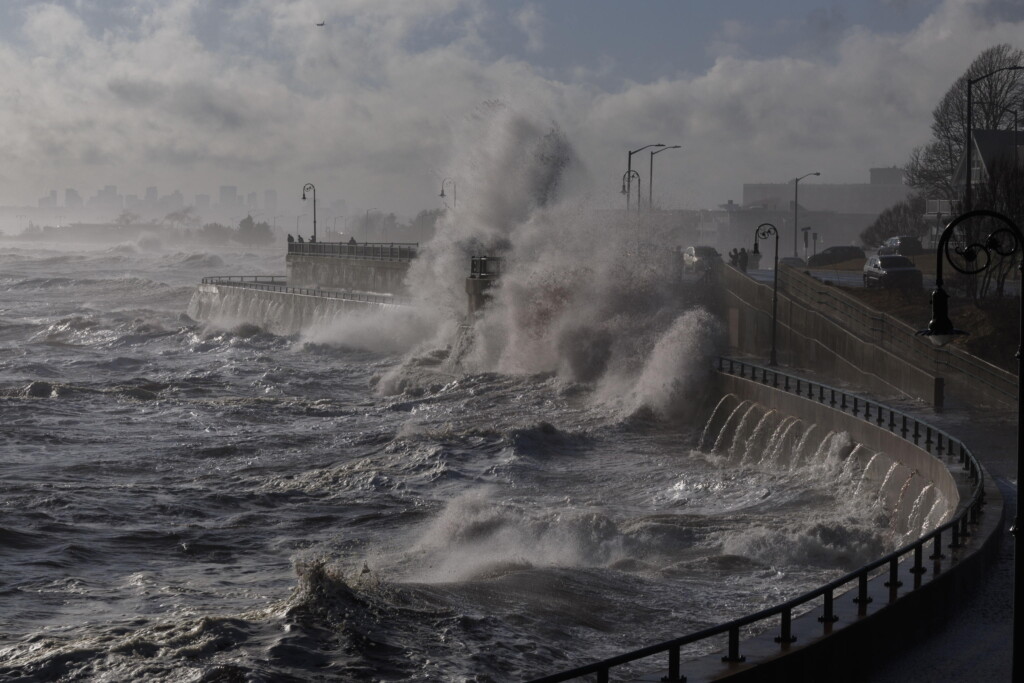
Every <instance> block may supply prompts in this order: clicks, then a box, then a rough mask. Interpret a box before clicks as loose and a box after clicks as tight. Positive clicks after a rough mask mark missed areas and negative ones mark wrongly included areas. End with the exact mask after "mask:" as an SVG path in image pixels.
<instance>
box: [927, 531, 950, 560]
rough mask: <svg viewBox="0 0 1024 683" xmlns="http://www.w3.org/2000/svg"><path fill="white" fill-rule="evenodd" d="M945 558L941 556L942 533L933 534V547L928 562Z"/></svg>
mask: <svg viewBox="0 0 1024 683" xmlns="http://www.w3.org/2000/svg"><path fill="white" fill-rule="evenodd" d="M945 557H946V556H945V555H943V554H942V532H941V531H937V532H935V547H934V548H933V550H932V554H931V555H929V556H928V559H929V560H941V559H943V558H945Z"/></svg>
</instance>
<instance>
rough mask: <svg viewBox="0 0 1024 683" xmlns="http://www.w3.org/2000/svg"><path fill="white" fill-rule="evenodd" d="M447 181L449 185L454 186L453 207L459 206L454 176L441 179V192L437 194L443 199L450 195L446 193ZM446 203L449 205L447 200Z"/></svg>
mask: <svg viewBox="0 0 1024 683" xmlns="http://www.w3.org/2000/svg"><path fill="white" fill-rule="evenodd" d="M445 183H448V184H449V185H451V186H452V208H453V209H454V208H455V207H456V206H457V204H458V197H456V195H455V180H453V179H452V178H445V179H444V180H442V181H441V194H439V195H437V196H438V197H440V198H441V199H444V198H445V197H447V196H448V195H446V194H445V193H444V186H445ZM470 189H472V188H470ZM445 204H446V205H447V202H445Z"/></svg>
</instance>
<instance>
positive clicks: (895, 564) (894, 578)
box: [885, 557, 903, 594]
mask: <svg viewBox="0 0 1024 683" xmlns="http://www.w3.org/2000/svg"><path fill="white" fill-rule="evenodd" d="M885 585H886V586H888V587H889V590H890V592H891V593H892V594H895V593H896V589H897V588H899V587H900V586H902V585H903V582H902V581H900V558H898V557H894V558H892V559H891V560H889V580H888V581H886V582H885Z"/></svg>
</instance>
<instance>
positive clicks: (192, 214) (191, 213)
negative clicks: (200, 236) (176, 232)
mask: <svg viewBox="0 0 1024 683" xmlns="http://www.w3.org/2000/svg"><path fill="white" fill-rule="evenodd" d="M164 220H165V221H167V222H168V223H170V224H171V225H172V226H175V227H177V226H181V225H184V226H187V227H195V226H197V225H199V216H198V215H197V214H196V209H195V207H194V206H186V207H185V208H184V209H179V210H178V211H172V212H171V213H169V214H167V216H166V217H164Z"/></svg>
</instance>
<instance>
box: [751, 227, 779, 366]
mask: <svg viewBox="0 0 1024 683" xmlns="http://www.w3.org/2000/svg"><path fill="white" fill-rule="evenodd" d="M773 235H774V236H775V266H774V271H773V272H774V273H775V275H774V276H773V277H772V351H771V355H770V356H768V365H770V366H771V367H775V363H776V357H775V333H776V329H777V328H778V326H779V325H778V313H779V230H778V228H776V227H775V226H774V225H772V224H771V223H762V224H761V225H759V226H757V228H755V229H754V253H755V254H760V253H761V252H760V251H759V250H758V248H757V243H758V242H759V241H760V240H766V239H768V238H769V237H771V236H773Z"/></svg>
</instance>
